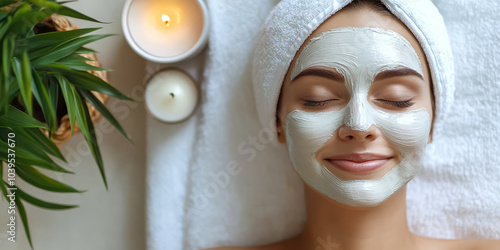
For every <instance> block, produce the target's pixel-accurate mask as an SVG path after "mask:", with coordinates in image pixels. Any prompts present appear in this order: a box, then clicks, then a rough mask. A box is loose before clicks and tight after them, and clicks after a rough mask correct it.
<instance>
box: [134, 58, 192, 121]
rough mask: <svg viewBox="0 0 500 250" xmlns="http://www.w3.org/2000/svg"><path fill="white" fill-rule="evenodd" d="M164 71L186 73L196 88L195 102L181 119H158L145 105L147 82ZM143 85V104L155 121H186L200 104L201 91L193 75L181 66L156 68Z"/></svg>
mask: <svg viewBox="0 0 500 250" xmlns="http://www.w3.org/2000/svg"><path fill="white" fill-rule="evenodd" d="M164 71H178V72H180V73H182V74H184V75H186V76H187V77H189V78H190V79H191V81H192V82H193V85H194V86H195V88H196V93H197V95H196V104H195V105H194V108H193V110H192V111H191V113H189V115H187V116H186V117H185V118H183V119H181V120H176V121H166V120H162V119H160V118H159V117H157V116H155V115H154V114H153V112H152V111H151V110H149V108H148V105H147V103H146V93H147V89H148V86H149V84H150V83H151V80H153V78H154V77H155V76H157V75H158V74H160V73H162V72H164ZM145 87H146V88H145V91H144V102H143V104H144V108H145V109H146V112H147V113H148V115H149V116H150V117H151V118H153V119H155V120H156V121H159V122H161V123H166V124H178V123H183V122H185V121H187V120H188V119H189V118H191V117H192V116H193V115H194V114H195V113H196V111H197V110H198V106H199V105H200V99H201V98H200V96H201V95H200V93H201V92H200V90H201V89H200V86H199V85H198V81H196V80H195V79H194V77H193V76H192V75H191V74H190V73H189V72H187V71H186V70H184V69H182V68H180V67H176V66H169V67H166V68H163V69H161V70H158V71H157V72H155V73H154V74H153V75H152V76H151V77H149V78H148V80H147V83H146V86H145Z"/></svg>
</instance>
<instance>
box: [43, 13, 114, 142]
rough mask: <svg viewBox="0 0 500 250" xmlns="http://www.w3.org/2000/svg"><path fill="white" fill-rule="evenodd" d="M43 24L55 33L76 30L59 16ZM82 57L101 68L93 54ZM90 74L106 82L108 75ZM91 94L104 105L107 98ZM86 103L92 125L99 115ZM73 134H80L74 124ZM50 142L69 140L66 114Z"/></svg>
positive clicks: (97, 93)
mask: <svg viewBox="0 0 500 250" xmlns="http://www.w3.org/2000/svg"><path fill="white" fill-rule="evenodd" d="M43 23H44V24H45V25H46V26H49V27H52V28H54V29H55V30H57V31H66V30H74V29H78V27H77V26H76V25H75V24H74V23H73V22H71V21H69V20H68V19H66V18H64V17H62V16H59V15H55V14H54V15H52V16H50V17H49V18H47V19H45V20H44V21H43ZM82 56H84V57H86V58H88V59H89V61H87V63H88V64H90V65H92V66H96V67H101V64H100V63H99V61H97V56H96V55H95V54H82ZM89 72H90V73H91V74H93V75H95V76H97V77H99V78H101V79H102V80H104V81H106V82H108V75H107V72H106V71H89ZM92 93H93V94H94V95H95V96H96V97H97V99H99V101H101V102H102V103H103V104H106V101H107V99H108V96H107V95H105V94H102V93H99V92H95V91H92ZM86 103H87V107H88V109H89V113H90V117H91V119H92V123H94V124H95V123H96V122H97V121H98V120H99V119H100V118H101V113H99V111H97V110H96V109H95V108H94V106H92V105H90V103H88V102H86ZM43 132H44V133H45V134H46V135H48V130H46V129H43ZM73 132H74V133H78V132H80V128H78V125H77V124H76V123H75V128H74V130H73ZM51 138H52V141H54V143H55V144H57V145H61V144H63V143H64V142H66V141H67V140H69V138H71V126H70V123H69V117H68V114H66V115H64V116H63V117H62V118H61V120H60V124H59V127H58V128H57V130H56V132H55V133H52V137H51Z"/></svg>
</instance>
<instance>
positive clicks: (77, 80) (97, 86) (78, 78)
mask: <svg viewBox="0 0 500 250" xmlns="http://www.w3.org/2000/svg"><path fill="white" fill-rule="evenodd" d="M63 75H64V76H65V77H66V78H67V79H68V80H69V81H70V82H71V83H72V84H73V85H75V86H76V87H79V88H83V89H87V90H92V91H97V92H99V93H103V94H106V95H109V96H113V97H116V98H118V99H122V100H128V101H133V99H131V98H130V97H127V96H126V95H124V94H122V93H121V92H120V91H119V90H117V89H115V88H114V87H113V86H111V85H110V84H109V83H107V82H105V81H104V80H102V79H101V78H99V77H97V76H95V75H92V74H90V73H88V72H81V71H72V72H69V73H65V74H63Z"/></svg>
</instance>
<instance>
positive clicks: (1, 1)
mask: <svg viewBox="0 0 500 250" xmlns="http://www.w3.org/2000/svg"><path fill="white" fill-rule="evenodd" d="M16 2H17V1H16V0H0V7H4V6H7V5H11V4H13V3H16Z"/></svg>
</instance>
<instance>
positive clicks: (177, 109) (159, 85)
mask: <svg viewBox="0 0 500 250" xmlns="http://www.w3.org/2000/svg"><path fill="white" fill-rule="evenodd" d="M198 100H199V93H198V88H197V86H196V82H195V81H194V79H193V78H192V77H191V76H190V75H188V74H187V73H186V72H184V71H182V70H179V69H174V68H170V69H166V70H162V71H160V72H158V73H156V74H155V75H154V76H153V77H152V78H151V80H150V81H149V83H148V85H147V87H146V93H145V105H146V109H147V110H148V112H149V114H150V115H152V116H153V117H154V118H156V119H158V120H160V121H162V122H167V123H176V122H181V121H183V120H185V119H187V118H188V117H190V116H191V115H192V114H193V113H194V111H195V109H196V106H197V104H198Z"/></svg>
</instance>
